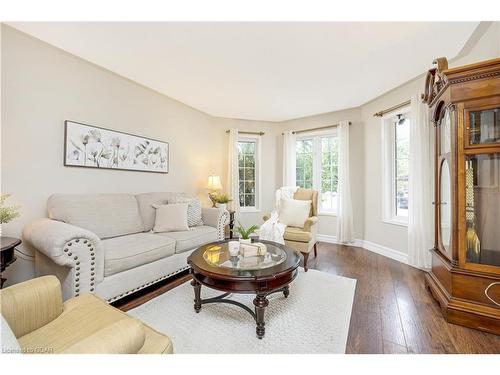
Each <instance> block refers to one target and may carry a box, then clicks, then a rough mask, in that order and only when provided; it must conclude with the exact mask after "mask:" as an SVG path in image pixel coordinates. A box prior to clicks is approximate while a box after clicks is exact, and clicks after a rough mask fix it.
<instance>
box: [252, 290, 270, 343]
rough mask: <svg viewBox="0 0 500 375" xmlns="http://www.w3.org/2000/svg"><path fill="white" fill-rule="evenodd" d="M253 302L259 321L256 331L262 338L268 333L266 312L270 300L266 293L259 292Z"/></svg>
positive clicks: (257, 320)
mask: <svg viewBox="0 0 500 375" xmlns="http://www.w3.org/2000/svg"><path fill="white" fill-rule="evenodd" d="M253 304H254V306H255V315H256V319H255V320H256V322H257V328H256V330H255V331H256V332H257V337H258V338H259V339H262V338H263V337H264V334H265V333H266V328H265V325H266V323H265V322H264V312H265V311H266V307H267V305H269V301H268V300H267V298H266V296H265V294H257V296H256V297H255V299H254V300H253Z"/></svg>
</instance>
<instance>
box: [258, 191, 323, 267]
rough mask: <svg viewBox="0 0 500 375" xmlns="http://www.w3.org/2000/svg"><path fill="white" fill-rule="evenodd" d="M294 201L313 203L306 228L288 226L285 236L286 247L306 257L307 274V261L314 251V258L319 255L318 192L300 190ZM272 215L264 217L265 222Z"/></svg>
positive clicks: (294, 196)
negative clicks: (317, 242) (317, 238)
mask: <svg viewBox="0 0 500 375" xmlns="http://www.w3.org/2000/svg"><path fill="white" fill-rule="evenodd" d="M293 199H298V200H304V201H311V202H312V204H311V212H310V214H309V218H308V219H307V220H306V222H305V223H304V227H302V228H298V227H290V226H287V227H286V230H285V234H284V239H285V245H286V246H289V247H291V248H292V249H294V250H297V251H300V252H301V253H302V256H303V257H304V270H305V271H306V272H307V269H308V268H307V260H308V259H309V254H310V252H311V250H312V249H314V257H316V256H317V255H318V252H317V247H316V233H317V231H318V224H317V223H318V217H317V213H318V192H317V191H316V190H312V189H303V188H299V189H297V191H296V192H295V194H294V195H293ZM270 216H271V215H270V214H266V215H264V217H263V219H264V221H266V220H268V219H269V218H270Z"/></svg>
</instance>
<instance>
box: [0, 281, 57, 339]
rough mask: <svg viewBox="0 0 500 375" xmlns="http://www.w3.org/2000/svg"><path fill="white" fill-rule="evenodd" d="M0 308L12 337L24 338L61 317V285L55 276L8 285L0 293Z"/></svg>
mask: <svg viewBox="0 0 500 375" xmlns="http://www.w3.org/2000/svg"><path fill="white" fill-rule="evenodd" d="M0 305H1V311H2V315H3V317H4V318H5V320H6V321H7V323H9V326H10V328H11V329H12V332H14V335H16V337H21V336H24V335H26V334H28V333H30V332H33V331H34V330H36V329H38V328H40V327H43V326H44V325H46V324H48V323H50V322H51V321H53V320H54V319H56V318H57V317H58V316H59V315H61V313H62V311H63V303H62V294H61V284H60V283H59V280H57V278H56V277H55V276H44V277H38V278H35V279H31V280H28V281H24V282H22V283H19V284H15V285H12V286H10V287H8V288H6V289H3V290H0Z"/></svg>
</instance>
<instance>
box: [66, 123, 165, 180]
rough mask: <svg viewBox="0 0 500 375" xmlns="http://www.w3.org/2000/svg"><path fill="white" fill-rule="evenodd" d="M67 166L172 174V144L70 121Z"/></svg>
mask: <svg viewBox="0 0 500 375" xmlns="http://www.w3.org/2000/svg"><path fill="white" fill-rule="evenodd" d="M64 165H65V166H68V167H88V168H100V169H118V170H128V171H140V172H156V173H168V168H169V144H168V142H163V141H159V140H156V139H151V138H146V137H142V136H139V135H134V134H128V133H124V132H120V131H116V130H111V129H105V128H101V127H98V126H93V125H87V124H82V123H79V122H75V121H69V120H66V121H65V122H64Z"/></svg>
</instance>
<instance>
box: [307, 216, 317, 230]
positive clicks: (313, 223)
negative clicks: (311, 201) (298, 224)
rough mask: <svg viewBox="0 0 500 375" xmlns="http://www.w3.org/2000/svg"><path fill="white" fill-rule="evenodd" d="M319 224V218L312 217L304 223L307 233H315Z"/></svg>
mask: <svg viewBox="0 0 500 375" xmlns="http://www.w3.org/2000/svg"><path fill="white" fill-rule="evenodd" d="M317 223H318V217H317V216H311V217H310V218H308V219H307V220H306V222H305V223H304V230H305V231H306V232H315V231H316V228H317V225H316V224H317Z"/></svg>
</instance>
